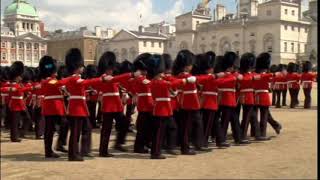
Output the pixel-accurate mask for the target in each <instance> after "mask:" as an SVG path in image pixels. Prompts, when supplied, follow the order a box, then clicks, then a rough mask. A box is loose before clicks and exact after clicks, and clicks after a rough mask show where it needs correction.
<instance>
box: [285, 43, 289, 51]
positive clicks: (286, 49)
mask: <svg viewBox="0 0 320 180" xmlns="http://www.w3.org/2000/svg"><path fill="white" fill-rule="evenodd" d="M287 51H288V46H287V42H284V52H287Z"/></svg>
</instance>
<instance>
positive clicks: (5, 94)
mask: <svg viewBox="0 0 320 180" xmlns="http://www.w3.org/2000/svg"><path fill="white" fill-rule="evenodd" d="M1 96H3V97H4V96H9V94H1Z"/></svg>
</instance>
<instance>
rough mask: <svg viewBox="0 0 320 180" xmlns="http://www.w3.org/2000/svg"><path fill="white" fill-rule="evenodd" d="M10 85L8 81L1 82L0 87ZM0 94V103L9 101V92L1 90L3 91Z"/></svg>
mask: <svg viewBox="0 0 320 180" xmlns="http://www.w3.org/2000/svg"><path fill="white" fill-rule="evenodd" d="M10 86H11V84H10V82H9V81H6V82H2V83H1V88H6V87H10ZM4 90H5V89H4ZM0 96H1V104H8V103H9V99H10V98H9V93H8V92H6V91H3V92H1V94H0Z"/></svg>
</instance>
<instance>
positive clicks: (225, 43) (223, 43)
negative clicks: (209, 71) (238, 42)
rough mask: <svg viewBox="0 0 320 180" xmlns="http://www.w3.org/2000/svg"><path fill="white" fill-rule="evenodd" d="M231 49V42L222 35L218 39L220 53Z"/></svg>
mask: <svg viewBox="0 0 320 180" xmlns="http://www.w3.org/2000/svg"><path fill="white" fill-rule="evenodd" d="M227 51H231V43H230V40H229V38H228V37H223V38H221V40H220V54H224V53H225V52H227Z"/></svg>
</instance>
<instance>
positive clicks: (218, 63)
mask: <svg viewBox="0 0 320 180" xmlns="http://www.w3.org/2000/svg"><path fill="white" fill-rule="evenodd" d="M215 61H216V63H215V66H214V72H215V73H220V72H223V70H222V67H221V66H222V64H223V62H224V57H223V56H217V57H216V60H215Z"/></svg>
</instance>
